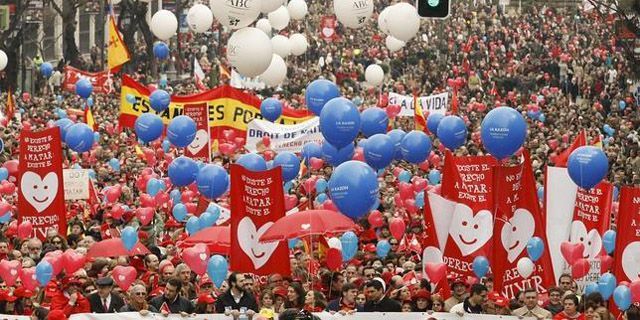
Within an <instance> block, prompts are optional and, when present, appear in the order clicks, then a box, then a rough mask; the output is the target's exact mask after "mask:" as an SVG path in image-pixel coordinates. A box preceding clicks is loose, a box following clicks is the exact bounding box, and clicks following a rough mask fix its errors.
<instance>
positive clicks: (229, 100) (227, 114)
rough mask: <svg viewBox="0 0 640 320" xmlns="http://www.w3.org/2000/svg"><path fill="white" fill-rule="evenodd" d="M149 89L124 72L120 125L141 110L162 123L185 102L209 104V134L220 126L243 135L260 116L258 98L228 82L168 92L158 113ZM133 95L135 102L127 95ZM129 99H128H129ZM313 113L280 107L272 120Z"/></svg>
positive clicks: (297, 119)
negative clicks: (183, 93)
mask: <svg viewBox="0 0 640 320" xmlns="http://www.w3.org/2000/svg"><path fill="white" fill-rule="evenodd" d="M150 94H151V92H150V91H149V89H148V88H147V87H145V86H143V85H142V84H140V83H138V82H136V81H135V80H133V79H132V78H131V77H129V76H127V75H124V76H123V78H122V91H121V94H120V125H121V126H123V127H126V128H133V127H134V125H135V121H136V119H137V118H138V116H140V115H141V114H143V113H147V112H151V113H155V114H158V115H159V116H160V117H161V118H162V121H163V123H164V124H165V125H167V124H169V122H171V119H173V118H175V117H177V116H179V115H182V112H183V106H184V105H188V104H199V103H203V102H206V103H207V105H209V126H210V127H211V138H212V139H219V138H222V137H223V135H222V132H223V130H227V129H233V130H235V131H236V137H244V136H245V134H246V130H247V124H248V123H249V122H251V120H253V119H254V118H257V119H263V117H262V115H261V114H260V103H261V101H260V99H259V98H258V97H256V96H255V95H252V94H248V93H245V92H242V91H240V90H237V89H235V88H233V87H231V86H228V85H224V86H220V87H217V88H215V89H211V90H208V91H205V92H200V93H197V94H194V95H189V96H176V95H174V96H172V97H171V104H170V105H169V108H168V109H167V110H165V111H164V112H161V113H158V112H156V111H154V110H153V109H151V103H150V102H149V95H150ZM129 95H131V96H133V97H134V98H135V102H133V99H131V96H130V97H129V99H127V96H129ZM129 100H131V101H132V102H133V103H132V102H129ZM312 117H313V115H312V114H311V113H310V112H309V111H308V110H306V109H305V110H291V109H283V111H282V116H281V117H280V118H279V119H278V120H277V121H276V123H280V124H296V123H299V122H302V121H305V120H308V119H310V118H312Z"/></svg>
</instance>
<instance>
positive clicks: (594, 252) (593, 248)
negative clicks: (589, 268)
mask: <svg viewBox="0 0 640 320" xmlns="http://www.w3.org/2000/svg"><path fill="white" fill-rule="evenodd" d="M569 239H570V240H571V242H581V243H582V244H583V245H584V252H583V255H582V256H581V258H584V259H587V260H591V259H596V258H597V257H598V256H599V255H600V252H602V237H600V233H599V232H598V230H596V229H591V230H589V231H588V232H587V227H586V226H585V225H584V223H583V222H582V221H578V220H576V221H573V222H572V223H571V236H570V238H569Z"/></svg>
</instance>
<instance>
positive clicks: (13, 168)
mask: <svg viewBox="0 0 640 320" xmlns="http://www.w3.org/2000/svg"><path fill="white" fill-rule="evenodd" d="M18 164H19V162H18V160H9V161H6V162H5V163H4V164H3V165H2V166H3V167H5V168H7V170H8V171H9V179H8V180H9V182H16V179H17V177H18V172H19V168H18Z"/></svg>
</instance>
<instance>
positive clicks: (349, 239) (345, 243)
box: [340, 231, 358, 261]
mask: <svg viewBox="0 0 640 320" xmlns="http://www.w3.org/2000/svg"><path fill="white" fill-rule="evenodd" d="M340 243H341V244H342V261H349V260H351V259H353V257H355V256H356V253H357V252H358V236H356V234H355V233H353V231H347V232H345V233H343V234H342V236H341V237H340Z"/></svg>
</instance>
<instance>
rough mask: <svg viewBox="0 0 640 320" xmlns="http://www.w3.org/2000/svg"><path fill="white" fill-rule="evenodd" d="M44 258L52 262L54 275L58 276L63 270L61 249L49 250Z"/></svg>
mask: <svg viewBox="0 0 640 320" xmlns="http://www.w3.org/2000/svg"><path fill="white" fill-rule="evenodd" d="M43 259H44V260H47V262H49V263H50V264H51V267H52V268H53V276H54V277H55V276H57V275H58V274H59V273H60V272H62V251H61V250H56V251H51V252H47V254H45V255H44V258H43Z"/></svg>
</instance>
